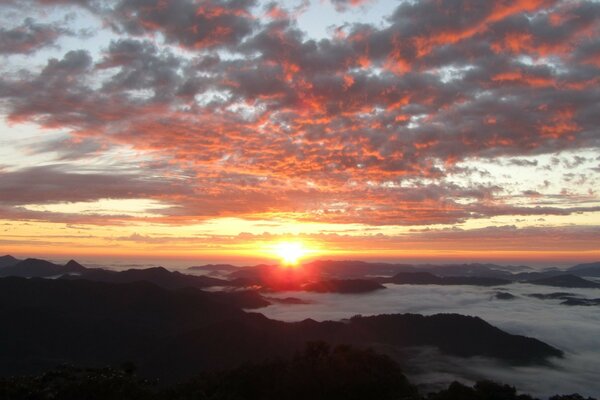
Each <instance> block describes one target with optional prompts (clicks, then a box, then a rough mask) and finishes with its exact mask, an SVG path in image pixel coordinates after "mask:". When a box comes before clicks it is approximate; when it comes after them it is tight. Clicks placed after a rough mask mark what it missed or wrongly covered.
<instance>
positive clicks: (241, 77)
mask: <svg viewBox="0 0 600 400" xmlns="http://www.w3.org/2000/svg"><path fill="white" fill-rule="evenodd" d="M0 59H1V62H0V252H2V253H11V254H14V255H19V256H54V257H65V258H70V257H71V256H73V257H84V256H85V257H112V258H119V257H120V258H124V259H126V258H148V259H158V258H172V259H177V260H179V259H182V260H183V259H186V260H201V261H205V262H221V261H229V262H232V263H246V262H254V261H261V260H263V261H264V260H271V259H273V258H276V256H275V253H276V251H275V250H274V249H276V248H277V246H279V244H280V243H281V242H292V243H301V244H302V246H303V247H304V248H305V249H306V250H307V253H306V254H305V257H306V258H352V259H364V260H375V259H377V260H390V261H423V262H426V261H427V262H431V261H444V262H445V261H492V262H501V263H538V264H540V263H541V264H546V265H551V264H569V263H575V262H581V261H592V260H599V259H600V194H599V192H598V190H599V188H600V185H599V182H600V179H599V178H600V151H599V148H600V3H599V2H596V1H591V0H588V1H586V0H582V1H569V0H499V1H493V2H491V1H483V0H481V1H476V0H452V1H451V0H437V1H433V0H424V1H401V0H398V1H390V0H289V1H280V2H265V1H261V0H202V1H201V0H112V1H104V0H3V1H1V2H0Z"/></svg>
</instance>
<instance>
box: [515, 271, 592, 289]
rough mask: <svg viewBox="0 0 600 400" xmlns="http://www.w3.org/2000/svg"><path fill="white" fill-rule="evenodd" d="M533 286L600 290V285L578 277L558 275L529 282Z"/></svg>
mask: <svg viewBox="0 0 600 400" xmlns="http://www.w3.org/2000/svg"><path fill="white" fill-rule="evenodd" d="M527 283H531V284H533V285H544V286H555V287H563V288H600V284H598V283H595V282H592V281H589V280H587V279H583V278H581V277H579V276H576V275H571V274H566V275H557V276H552V277H549V278H543V279H535V280H531V281H528V282H527Z"/></svg>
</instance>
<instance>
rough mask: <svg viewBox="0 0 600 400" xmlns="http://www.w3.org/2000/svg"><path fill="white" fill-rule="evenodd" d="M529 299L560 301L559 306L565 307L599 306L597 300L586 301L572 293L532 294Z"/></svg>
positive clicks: (598, 300) (599, 300)
mask: <svg viewBox="0 0 600 400" xmlns="http://www.w3.org/2000/svg"><path fill="white" fill-rule="evenodd" d="M528 296H529V297H535V298H536V299H540V300H556V299H558V300H562V302H561V303H560V304H563V305H565V306H598V305H600V298H599V299H587V298H585V297H581V296H579V295H577V294H574V293H564V292H556V293H549V294H544V293H532V294H528Z"/></svg>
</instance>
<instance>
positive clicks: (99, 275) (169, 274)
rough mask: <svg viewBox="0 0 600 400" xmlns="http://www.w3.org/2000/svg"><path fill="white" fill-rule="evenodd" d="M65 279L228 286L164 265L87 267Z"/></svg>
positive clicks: (219, 281)
mask: <svg viewBox="0 0 600 400" xmlns="http://www.w3.org/2000/svg"><path fill="white" fill-rule="evenodd" d="M63 279H71V280H74V279H87V280H91V281H98V282H109V283H128V282H141V281H144V282H151V283H154V284H156V285H158V286H160V287H163V288H167V289H180V288H184V287H195V288H206V287H211V286H228V285H229V283H228V282H227V281H226V280H222V279H217V278H212V277H209V276H194V275H186V274H182V273H181V272H177V271H169V270H167V269H165V268H163V267H153V268H144V269H128V270H125V271H109V270H105V269H100V268H94V269H87V270H84V271H82V272H81V273H79V274H74V275H67V276H63Z"/></svg>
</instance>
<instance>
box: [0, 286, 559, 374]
mask: <svg viewBox="0 0 600 400" xmlns="http://www.w3.org/2000/svg"><path fill="white" fill-rule="evenodd" d="M236 296H238V297H236ZM0 318H1V320H2V321H3V329H2V330H0V343H10V344H11V345H10V346H0V360H2V362H0V375H7V374H10V375H15V374H24V373H35V372H40V371H43V370H46V369H48V368H51V367H54V366H56V365H60V364H64V363H73V364H75V365H87V366H103V365H111V364H112V365H115V363H120V362H122V361H125V360H129V361H133V362H135V363H136V364H137V365H139V366H140V371H141V372H143V373H144V374H146V375H148V376H157V377H161V378H163V379H167V380H173V379H181V378H184V377H188V376H191V375H193V374H195V373H197V372H198V371H203V370H214V369H219V368H228V367H232V366H236V365H240V364H241V363H244V362H247V361H260V360H263V359H266V358H272V357H279V356H284V357H288V356H290V355H291V354H293V353H294V352H295V351H297V350H298V349H300V348H302V347H303V346H304V344H305V343H306V342H308V341H314V340H324V341H327V342H330V343H332V344H352V345H357V346H359V347H363V346H369V345H371V344H374V343H378V344H384V345H389V346H396V347H407V346H433V347H437V348H439V349H440V350H442V351H443V352H445V353H447V354H451V355H457V356H463V357H470V356H487V357H492V358H497V359H501V360H505V361H507V362H512V363H519V364H527V363H540V362H545V360H546V359H548V357H559V356H561V355H562V352H561V351H560V350H558V349H556V348H553V347H551V346H549V345H547V344H545V343H543V342H541V341H539V340H536V339H532V338H527V337H524V336H519V335H511V334H508V333H506V332H504V331H502V330H500V329H498V328H495V327H493V326H491V325H489V324H488V323H486V322H485V321H483V320H482V319H480V318H475V317H467V316H461V315H457V314H440V315H433V316H427V317H424V316H421V315H416V314H396V315H382V316H375V317H355V318H352V319H350V320H348V321H340V322H333V321H328V322H316V321H312V320H305V321H302V322H298V323H285V322H281V321H275V320H271V319H268V318H266V317H265V316H263V315H262V314H256V313H248V312H245V311H243V310H242V309H241V307H240V299H239V294H236V293H232V294H230V293H226V292H225V293H210V292H203V291H201V290H198V289H194V288H184V289H176V290H173V289H171V290H169V289H165V288H161V287H159V286H157V285H154V284H151V283H147V282H133V283H121V284H115V283H103V282H92V281H87V280H66V279H64V280H63V279H59V280H51V279H38V278H32V279H23V278H2V279H0Z"/></svg>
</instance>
